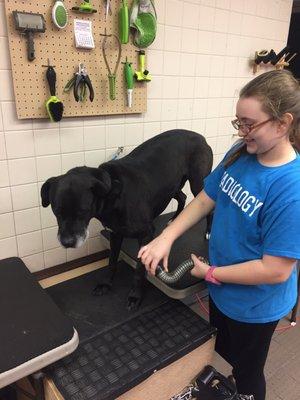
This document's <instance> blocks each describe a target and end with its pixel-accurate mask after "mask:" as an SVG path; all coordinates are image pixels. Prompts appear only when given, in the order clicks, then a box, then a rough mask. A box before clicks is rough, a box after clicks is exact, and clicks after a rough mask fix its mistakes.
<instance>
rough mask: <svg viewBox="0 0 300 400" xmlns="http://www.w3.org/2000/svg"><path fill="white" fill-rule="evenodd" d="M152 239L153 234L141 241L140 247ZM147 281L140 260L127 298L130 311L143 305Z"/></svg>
mask: <svg viewBox="0 0 300 400" xmlns="http://www.w3.org/2000/svg"><path fill="white" fill-rule="evenodd" d="M153 231H154V229H153ZM152 239H153V234H151V235H150V234H149V235H148V236H146V237H144V238H143V239H139V241H138V242H139V247H142V246H145V245H146V244H147V243H149V242H151V240H152ZM145 279H146V278H145V266H144V264H142V263H141V262H140V260H138V261H137V265H136V268H135V271H134V276H133V284H132V287H131V289H130V292H129V294H128V297H127V308H128V310H131V311H135V310H137V309H138V308H139V305H140V304H141V301H142V298H143V296H142V294H143V288H144V284H145Z"/></svg>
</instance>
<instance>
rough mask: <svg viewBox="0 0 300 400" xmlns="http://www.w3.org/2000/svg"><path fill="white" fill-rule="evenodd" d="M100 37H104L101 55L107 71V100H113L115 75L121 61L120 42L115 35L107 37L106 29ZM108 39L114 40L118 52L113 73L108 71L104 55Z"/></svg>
mask: <svg viewBox="0 0 300 400" xmlns="http://www.w3.org/2000/svg"><path fill="white" fill-rule="evenodd" d="M101 36H104V39H103V42H102V53H103V58H104V61H105V65H106V68H107V70H108V81H109V98H110V100H115V98H116V75H117V71H118V67H119V64H120V60H121V53H122V48H121V42H120V39H119V38H118V36H117V35H114V34H111V35H107V34H106V29H105V33H104V34H101ZM109 38H112V39H115V41H116V43H117V52H118V53H117V61H116V64H115V69H114V70H113V71H112V70H111V69H110V66H109V63H108V60H107V54H106V52H107V41H108V39H109Z"/></svg>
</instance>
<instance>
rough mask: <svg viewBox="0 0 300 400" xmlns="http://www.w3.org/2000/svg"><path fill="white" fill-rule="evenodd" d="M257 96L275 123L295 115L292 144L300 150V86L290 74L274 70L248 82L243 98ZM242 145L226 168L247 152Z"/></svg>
mask: <svg viewBox="0 0 300 400" xmlns="http://www.w3.org/2000/svg"><path fill="white" fill-rule="evenodd" d="M247 97H255V98H257V99H258V100H259V101H260V102H261V104H262V110H263V111H264V112H265V113H266V114H268V115H269V116H270V117H272V118H274V120H278V121H280V120H281V119H282V117H283V115H284V114H285V113H290V114H292V116H293V122H292V125H291V127H290V130H289V139H290V142H291V144H292V145H293V146H294V147H295V148H296V149H297V150H298V151H300V86H299V82H298V81H297V79H296V78H295V77H294V76H293V74H292V73H291V72H290V71H287V70H274V71H269V72H265V73H263V74H261V75H259V76H257V77H256V78H254V79H252V80H251V81H250V82H248V83H247V84H246V85H245V86H244V87H243V88H242V89H241V91H240V99H241V98H247ZM246 152H247V150H246V145H245V144H242V145H240V146H238V148H237V149H236V150H235V151H234V152H233V153H232V154H231V155H230V156H229V157H228V159H227V160H226V161H225V166H226V167H227V166H229V165H231V164H232V163H234V161H236V160H237V159H238V158H239V157H240V155H241V154H243V153H246Z"/></svg>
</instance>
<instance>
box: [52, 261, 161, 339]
mask: <svg viewBox="0 0 300 400" xmlns="http://www.w3.org/2000/svg"><path fill="white" fill-rule="evenodd" d="M107 272H108V267H104V268H100V269H98V270H97V271H93V272H90V273H88V274H85V275H82V276H79V277H78V278H74V279H71V280H68V281H65V282H63V283H60V284H58V285H55V286H52V287H50V288H48V289H47V293H48V294H49V295H50V296H51V297H52V299H53V300H54V302H55V303H56V304H57V305H58V307H59V308H60V309H61V310H62V311H63V313H64V314H65V315H67V316H68V317H69V318H70V319H71V321H72V322H73V325H74V327H75V328H76V330H77V332H78V334H79V338H80V342H82V341H84V340H86V339H89V338H91V337H93V336H94V335H96V334H99V333H100V332H103V331H105V330H107V329H109V328H111V327H113V326H115V325H116V324H119V323H121V322H123V321H126V320H127V319H129V318H133V317H134V316H136V315H139V314H141V313H143V312H145V311H148V310H149V309H152V308H153V307H156V306H157V305H159V304H162V303H163V302H165V301H166V300H167V299H168V297H167V296H166V295H164V294H163V293H162V292H161V291H160V290H158V289H156V288H155V287H154V286H153V285H152V284H151V283H149V282H148V281H146V283H145V288H144V298H143V301H142V303H141V305H140V308H139V309H138V310H137V311H136V312H132V311H128V310H127V308H126V304H127V303H126V300H127V296H128V293H129V291H130V288H131V285H132V280H133V273H134V269H133V268H132V267H130V266H129V265H128V264H126V263H124V262H119V263H118V270H117V273H116V276H115V280H114V285H113V289H112V291H111V292H110V293H108V294H106V295H104V296H93V294H92V292H93V289H94V288H95V286H96V285H97V283H98V282H103V279H104V277H105V275H106V273H107Z"/></svg>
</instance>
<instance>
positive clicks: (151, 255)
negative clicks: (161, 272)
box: [138, 233, 173, 275]
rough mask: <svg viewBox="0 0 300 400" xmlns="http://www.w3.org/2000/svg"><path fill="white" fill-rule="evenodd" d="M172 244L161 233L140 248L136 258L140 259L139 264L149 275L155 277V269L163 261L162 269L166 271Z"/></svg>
mask: <svg viewBox="0 0 300 400" xmlns="http://www.w3.org/2000/svg"><path fill="white" fill-rule="evenodd" d="M172 244H173V241H172V240H170V239H169V238H168V237H167V236H165V235H164V233H161V234H160V235H159V236H157V238H155V239H153V240H152V241H151V242H150V243H148V244H147V245H146V246H143V247H141V249H140V251H139V253H138V258H140V259H141V262H142V263H143V264H144V265H145V267H146V270H147V271H148V272H149V273H150V274H151V275H155V271H156V268H157V266H158V264H159V262H160V261H161V260H163V267H164V269H165V270H166V271H168V257H169V254H170V250H171V247H172Z"/></svg>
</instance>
